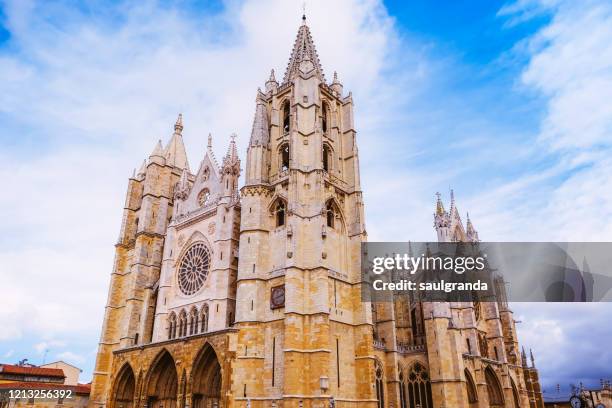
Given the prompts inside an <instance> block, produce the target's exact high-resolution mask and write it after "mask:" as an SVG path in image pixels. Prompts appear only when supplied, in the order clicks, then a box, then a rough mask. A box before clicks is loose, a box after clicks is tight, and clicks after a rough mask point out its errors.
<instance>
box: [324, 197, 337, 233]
mask: <svg viewBox="0 0 612 408" xmlns="http://www.w3.org/2000/svg"><path fill="white" fill-rule="evenodd" d="M326 216H327V226H328V227H329V228H334V218H335V217H336V214H335V212H334V204H333V203H332V202H331V201H328V202H327V207H326Z"/></svg>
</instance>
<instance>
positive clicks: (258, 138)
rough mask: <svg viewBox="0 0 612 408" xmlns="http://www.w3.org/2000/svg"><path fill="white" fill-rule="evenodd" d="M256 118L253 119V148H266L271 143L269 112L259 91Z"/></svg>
mask: <svg viewBox="0 0 612 408" xmlns="http://www.w3.org/2000/svg"><path fill="white" fill-rule="evenodd" d="M255 102H256V104H257V105H256V107H255V118H254V119H253V128H252V129H251V140H250V142H249V145H251V146H259V145H263V146H266V145H267V144H268V143H269V142H270V130H269V129H270V127H269V125H268V112H267V111H266V104H265V101H264V99H263V95H262V94H261V91H259V90H258V91H257V97H256V98H255Z"/></svg>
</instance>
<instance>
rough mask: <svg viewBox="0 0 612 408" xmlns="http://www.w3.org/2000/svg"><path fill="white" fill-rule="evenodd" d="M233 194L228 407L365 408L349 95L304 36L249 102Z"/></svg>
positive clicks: (365, 330) (366, 334)
mask: <svg viewBox="0 0 612 408" xmlns="http://www.w3.org/2000/svg"><path fill="white" fill-rule="evenodd" d="M255 101H256V110H255V118H254V122H253V128H252V134H251V139H250V143H249V147H248V150H247V162H246V180H245V186H244V187H243V188H242V190H241V191H242V219H241V226H240V260H239V266H238V291H237V299H238V304H237V313H236V324H237V327H238V328H239V330H240V331H239V334H238V342H237V344H238V349H237V355H238V356H239V357H238V359H237V360H236V362H235V369H234V374H235V377H234V381H233V394H234V396H235V400H236V402H237V405H240V406H246V401H249V400H250V404H251V406H257V407H260V406H261V407H263V406H270V403H272V402H274V401H278V402H280V401H281V400H282V403H283V406H285V407H311V406H312V407H314V406H321V404H322V403H325V404H327V401H328V400H329V398H331V397H332V396H333V398H335V400H336V401H355V402H357V401H362V402H367V401H373V397H372V395H373V390H372V384H373V383H374V377H373V370H372V369H371V368H372V367H373V360H372V358H371V353H370V352H369V351H370V350H371V347H372V343H371V341H368V339H371V325H370V324H369V314H368V313H367V310H366V308H364V307H363V304H362V303H361V300H360V296H361V293H360V286H359V282H360V269H359V265H360V264H359V262H360V245H361V242H362V241H363V240H365V238H366V231H365V225H364V218H363V202H362V194H361V187H360V182H359V158H358V157H359V156H358V151H357V144H356V132H355V128H354V123H353V102H352V98H351V95H350V94H348V95H344V94H343V89H342V85H341V84H340V82H339V81H338V78H337V75H335V74H334V79H333V82H332V83H330V84H328V83H327V82H326V80H325V77H324V75H323V69H322V67H321V64H320V62H319V58H318V56H317V52H316V49H315V45H314V43H313V40H312V37H311V34H310V31H309V28H308V26H307V25H306V21H305V17H304V20H303V23H302V25H301V26H300V28H299V30H298V34H297V38H296V40H295V44H294V47H293V51H292V53H291V57H290V59H289V64H288V66H287V70H286V72H285V75H284V77H283V79H282V82H281V83H280V84H279V83H278V82H277V81H276V78H275V74H274V71H272V73H271V75H270V78H269V80H268V81H267V82H266V87H265V92H262V91H258V92H257V95H256V98H255Z"/></svg>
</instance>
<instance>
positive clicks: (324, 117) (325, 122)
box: [321, 102, 328, 134]
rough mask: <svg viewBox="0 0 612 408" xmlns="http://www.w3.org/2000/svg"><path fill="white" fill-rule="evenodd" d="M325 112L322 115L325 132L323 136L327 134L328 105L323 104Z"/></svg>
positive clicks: (322, 125) (322, 127)
mask: <svg viewBox="0 0 612 408" xmlns="http://www.w3.org/2000/svg"><path fill="white" fill-rule="evenodd" d="M322 110H323V112H322V115H321V130H322V131H323V134H326V133H327V110H328V108H327V103H326V102H323V108H322Z"/></svg>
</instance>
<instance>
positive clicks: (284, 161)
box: [280, 143, 289, 171]
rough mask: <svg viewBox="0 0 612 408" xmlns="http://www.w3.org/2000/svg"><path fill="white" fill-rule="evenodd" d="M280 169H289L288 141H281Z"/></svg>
mask: <svg viewBox="0 0 612 408" xmlns="http://www.w3.org/2000/svg"><path fill="white" fill-rule="evenodd" d="M280 158H281V165H280V170H281V171H287V170H289V143H283V144H282V145H281V148H280Z"/></svg>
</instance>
